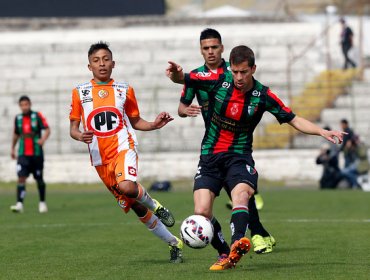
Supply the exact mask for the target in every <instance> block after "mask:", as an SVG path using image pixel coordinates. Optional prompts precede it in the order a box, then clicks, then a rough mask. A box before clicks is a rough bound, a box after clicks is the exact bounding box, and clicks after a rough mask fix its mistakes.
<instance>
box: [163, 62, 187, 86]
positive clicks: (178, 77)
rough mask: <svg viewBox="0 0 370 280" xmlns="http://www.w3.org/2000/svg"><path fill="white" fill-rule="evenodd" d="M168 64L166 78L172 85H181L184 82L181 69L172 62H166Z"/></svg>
mask: <svg viewBox="0 0 370 280" xmlns="http://www.w3.org/2000/svg"><path fill="white" fill-rule="evenodd" d="M168 64H169V65H168V67H167V69H166V76H167V77H168V78H170V79H171V81H172V82H174V83H177V84H183V83H184V81H185V75H184V72H183V69H182V67H181V66H180V65H178V64H177V63H175V62H173V61H168Z"/></svg>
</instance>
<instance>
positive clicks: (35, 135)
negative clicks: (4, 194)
mask: <svg viewBox="0 0 370 280" xmlns="http://www.w3.org/2000/svg"><path fill="white" fill-rule="evenodd" d="M18 104H19V107H20V109H21V111H22V113H21V114H18V115H17V116H16V117H15V122H14V133H13V139H12V148H11V157H12V159H17V175H18V182H17V203H16V204H15V205H12V206H10V210H11V211H13V212H14V213H22V212H23V211H24V206H23V202H24V198H25V195H26V180H27V178H28V176H29V175H30V174H31V173H32V175H33V177H34V178H35V181H36V183H37V188H38V190H39V197H40V203H39V212H40V213H46V212H48V207H47V204H46V202H45V192H46V185H45V182H44V178H43V170H44V153H43V149H42V147H43V145H44V143H45V141H46V139H48V137H49V135H50V128H49V125H48V123H47V121H46V118H45V117H44V116H43V115H42V113H40V112H36V111H32V110H31V99H30V98H29V97H28V96H26V95H23V96H21V97H20V98H19V101H18ZM43 130H44V133H42V131H43ZM18 142H19V145H18V155H16V152H15V148H16V145H17V143H18Z"/></svg>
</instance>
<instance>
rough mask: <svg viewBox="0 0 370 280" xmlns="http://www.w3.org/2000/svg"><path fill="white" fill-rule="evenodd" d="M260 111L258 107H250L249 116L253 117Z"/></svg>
mask: <svg viewBox="0 0 370 280" xmlns="http://www.w3.org/2000/svg"><path fill="white" fill-rule="evenodd" d="M257 110H258V106H255V105H248V115H249V116H252V115H253V114H254V113H256V112H257Z"/></svg>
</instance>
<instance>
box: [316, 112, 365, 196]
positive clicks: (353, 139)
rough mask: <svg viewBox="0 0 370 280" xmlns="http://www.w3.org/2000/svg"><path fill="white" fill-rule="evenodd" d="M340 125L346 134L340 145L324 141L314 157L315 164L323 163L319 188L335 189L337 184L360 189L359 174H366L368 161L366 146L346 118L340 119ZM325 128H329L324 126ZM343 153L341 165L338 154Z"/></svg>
mask: <svg viewBox="0 0 370 280" xmlns="http://www.w3.org/2000/svg"><path fill="white" fill-rule="evenodd" d="M340 124H341V127H342V130H343V131H344V132H346V133H347V134H346V135H345V136H344V138H343V143H342V145H341V146H339V147H338V146H337V145H335V144H327V143H325V144H324V145H323V146H322V148H321V150H320V153H319V155H318V157H317V158H316V163H317V164H322V165H323V173H322V176H321V178H320V181H319V184H320V188H321V189H335V188H337V187H338V186H339V184H342V182H343V184H344V185H345V186H347V187H348V188H352V189H361V188H362V186H361V182H360V180H359V178H360V177H361V176H367V173H368V171H369V170H370V163H369V160H368V155H367V148H366V146H365V144H364V143H363V142H362V141H361V138H360V136H359V135H358V134H356V133H355V132H354V131H353V130H352V129H351V128H350V126H349V123H348V121H347V120H346V119H342V120H341V122H340ZM326 129H330V128H329V127H326ZM340 153H342V154H343V159H344V163H343V167H342V168H341V166H340V160H339V156H340Z"/></svg>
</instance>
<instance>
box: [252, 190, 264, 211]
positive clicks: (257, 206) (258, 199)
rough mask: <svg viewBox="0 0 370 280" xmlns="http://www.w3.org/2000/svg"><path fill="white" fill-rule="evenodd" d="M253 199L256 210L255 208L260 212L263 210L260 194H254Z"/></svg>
mask: <svg viewBox="0 0 370 280" xmlns="http://www.w3.org/2000/svg"><path fill="white" fill-rule="evenodd" d="M254 199H255V202H256V208H257V210H261V209H262V208H263V199H262V196H261V195H260V194H255V195H254Z"/></svg>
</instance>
